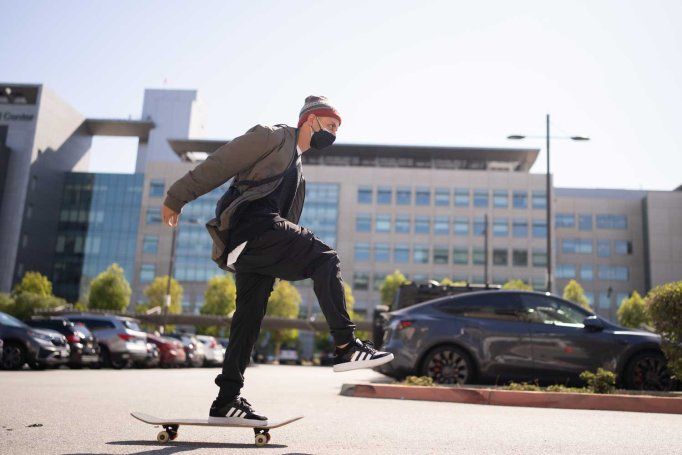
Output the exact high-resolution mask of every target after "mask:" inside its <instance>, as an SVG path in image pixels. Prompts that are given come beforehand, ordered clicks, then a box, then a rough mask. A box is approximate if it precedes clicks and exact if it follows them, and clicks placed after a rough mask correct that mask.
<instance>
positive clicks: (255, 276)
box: [215, 220, 355, 399]
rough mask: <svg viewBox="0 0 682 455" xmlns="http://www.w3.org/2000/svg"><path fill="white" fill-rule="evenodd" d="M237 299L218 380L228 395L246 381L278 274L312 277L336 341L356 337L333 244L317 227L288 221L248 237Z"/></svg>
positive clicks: (241, 259)
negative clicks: (321, 236) (307, 226)
mask: <svg viewBox="0 0 682 455" xmlns="http://www.w3.org/2000/svg"><path fill="white" fill-rule="evenodd" d="M234 268H235V271H236V273H235V284H236V287H237V302H236V309H235V312H234V315H233V316H232V323H231V325H230V340H229V342H228V345H227V349H226V351H225V359H224V360H223V370H222V373H221V374H219V375H218V376H217V377H216V379H215V383H216V384H217V385H218V386H220V394H219V396H221V397H223V398H226V399H229V398H233V397H235V396H236V395H238V394H239V391H240V390H241V388H242V387H243V386H244V371H245V370H246V366H247V365H248V363H249V357H250V356H251V351H252V349H253V346H254V345H255V343H256V340H257V339H258V334H259V332H260V326H261V322H262V320H263V317H264V316H265V311H266V307H267V302H268V298H269V296H270V293H271V292H272V289H273V286H274V282H275V278H280V279H282V280H287V281H299V280H303V279H306V278H311V279H312V280H313V290H314V291H315V295H316V296H317V300H318V302H319V304H320V308H321V309H322V313H323V314H324V316H325V318H326V320H327V324H328V325H329V329H330V332H331V334H332V337H333V338H334V342H335V344H336V345H342V344H345V343H348V342H350V341H352V340H353V339H354V337H355V324H353V322H352V321H351V319H350V317H349V316H348V311H347V310H346V297H345V293H344V289H343V280H342V278H341V269H340V261H339V258H338V255H337V253H336V251H335V250H334V249H332V248H331V247H330V246H328V245H327V244H325V243H324V242H323V241H322V240H320V239H319V238H317V237H316V236H315V235H314V234H313V232H312V231H310V230H308V229H307V228H305V227H302V226H299V225H297V224H294V223H292V222H290V221H288V220H285V221H278V222H275V223H273V225H272V227H271V228H270V229H269V230H267V231H265V232H264V233H263V234H261V235H259V236H257V237H256V238H254V239H252V240H249V241H248V242H247V244H246V247H245V248H244V250H243V251H242V252H241V254H240V255H239V257H238V258H237V261H236V262H235V264H234Z"/></svg>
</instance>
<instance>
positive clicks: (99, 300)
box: [88, 262, 131, 311]
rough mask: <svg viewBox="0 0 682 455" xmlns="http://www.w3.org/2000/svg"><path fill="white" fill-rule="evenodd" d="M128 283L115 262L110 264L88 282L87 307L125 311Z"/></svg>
mask: <svg viewBox="0 0 682 455" xmlns="http://www.w3.org/2000/svg"><path fill="white" fill-rule="evenodd" d="M130 294H131V289H130V284H129V283H128V280H126V277H125V275H124V273H123V269H122V268H121V266H120V265H118V264H117V263H115V262H114V263H113V264H111V265H110V266H109V267H108V268H107V269H106V270H105V271H103V272H101V273H100V274H99V275H97V276H96V277H95V279H94V280H92V282H91V283H90V291H89V292H88V307H89V308H92V309H98V310H112V311H125V309H126V308H127V307H128V304H129V303H130Z"/></svg>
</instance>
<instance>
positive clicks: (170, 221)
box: [161, 204, 180, 227]
mask: <svg viewBox="0 0 682 455" xmlns="http://www.w3.org/2000/svg"><path fill="white" fill-rule="evenodd" d="M161 216H162V217H163V224H165V225H166V226H170V227H175V226H177V225H178V217H179V216H180V214H179V213H176V212H174V211H173V210H172V209H170V208H168V207H167V206H166V205H165V204H162V205H161Z"/></svg>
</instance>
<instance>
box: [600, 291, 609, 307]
mask: <svg viewBox="0 0 682 455" xmlns="http://www.w3.org/2000/svg"><path fill="white" fill-rule="evenodd" d="M598 304H599V308H603V309H605V310H606V309H609V308H611V297H609V293H608V292H600V293H599V302H598Z"/></svg>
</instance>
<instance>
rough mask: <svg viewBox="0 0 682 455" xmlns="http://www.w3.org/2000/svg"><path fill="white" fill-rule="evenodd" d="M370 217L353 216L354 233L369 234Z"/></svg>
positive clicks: (367, 214) (362, 214)
mask: <svg viewBox="0 0 682 455" xmlns="http://www.w3.org/2000/svg"><path fill="white" fill-rule="evenodd" d="M371 228H372V216H371V215H370V214H369V213H358V214H357V215H356V216H355V232H370V231H371V230H372V229H371Z"/></svg>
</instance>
